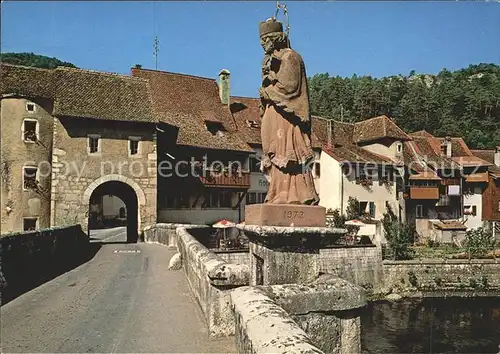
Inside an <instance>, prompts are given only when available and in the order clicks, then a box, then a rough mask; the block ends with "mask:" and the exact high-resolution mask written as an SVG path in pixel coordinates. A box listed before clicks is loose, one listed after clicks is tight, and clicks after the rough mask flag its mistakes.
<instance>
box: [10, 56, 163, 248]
mask: <svg viewBox="0 0 500 354" xmlns="http://www.w3.org/2000/svg"><path fill="white" fill-rule="evenodd" d="M1 93H2V101H1V103H2V105H1V107H2V108H1V109H2V111H1V112H2V162H1V164H2V206H1V215H2V233H5V232H10V231H21V230H23V229H24V230H25V229H32V228H45V227H49V226H55V225H63V224H73V223H79V224H81V225H82V226H83V227H84V228H87V225H88V220H90V221H91V222H92V221H93V220H94V221H95V220H97V219H99V212H100V211H99V208H98V207H97V208H93V206H95V205H97V206H98V205H99V204H102V201H100V199H101V200H102V196H104V195H117V196H118V197H120V199H122V200H123V201H124V203H125V204H126V206H127V209H128V210H127V215H128V218H129V222H128V225H129V229H128V237H129V238H130V239H131V240H132V239H134V238H136V237H137V233H138V232H139V231H140V230H141V229H142V228H143V227H144V226H146V225H148V224H151V223H154V222H155V221H156V129H155V128H156V123H157V121H156V117H155V115H154V114H153V110H152V107H151V98H150V90H149V84H148V82H147V81H146V80H143V79H140V78H135V77H130V76H124V75H117V74H110V73H103V72H96V71H90V70H82V69H73V68H64V67H58V68H57V69H52V70H51V69H35V68H31V67H20V66H13V65H6V64H2V67H1ZM33 131H34V133H33ZM12 132H19V133H18V134H15V136H14V134H12ZM4 148H5V149H4ZM4 151H5V153H4ZM33 176H34V177H33Z"/></svg>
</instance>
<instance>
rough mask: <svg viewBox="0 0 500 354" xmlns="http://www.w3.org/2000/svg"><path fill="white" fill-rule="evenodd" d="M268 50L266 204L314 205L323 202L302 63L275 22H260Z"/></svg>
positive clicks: (265, 73)
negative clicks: (315, 174) (316, 175)
mask: <svg viewBox="0 0 500 354" xmlns="http://www.w3.org/2000/svg"><path fill="white" fill-rule="evenodd" d="M259 29H260V43H261V45H262V47H263V48H264V51H265V56H264V60H263V62H262V86H261V87H260V88H259V95H260V105H261V117H262V130H261V135H262V149H263V156H262V162H261V169H262V171H263V172H264V173H265V174H267V175H269V176H270V179H271V181H270V186H269V191H268V193H267V197H266V200H265V202H264V203H270V204H302V205H304V204H305V205H315V204H317V203H318V202H319V197H318V194H317V193H316V189H315V187H314V182H313V178H312V174H311V169H310V165H311V164H310V163H311V161H312V160H313V159H314V153H313V151H312V148H311V117H310V112H309V93H308V88H307V77H306V70H305V65H304V61H303V60H302V57H301V56H300V54H299V53H297V52H296V51H294V50H293V49H291V48H290V45H289V39H288V36H287V35H286V34H285V33H284V32H283V25H282V23H281V22H279V21H276V20H275V19H274V18H271V19H268V20H266V21H264V22H261V23H260V28H259Z"/></svg>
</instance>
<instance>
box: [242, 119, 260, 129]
mask: <svg viewBox="0 0 500 354" xmlns="http://www.w3.org/2000/svg"><path fill="white" fill-rule="evenodd" d="M245 122H246V123H247V126H248V127H249V128H259V123H257V121H255V120H248V119H247V120H246V121H245Z"/></svg>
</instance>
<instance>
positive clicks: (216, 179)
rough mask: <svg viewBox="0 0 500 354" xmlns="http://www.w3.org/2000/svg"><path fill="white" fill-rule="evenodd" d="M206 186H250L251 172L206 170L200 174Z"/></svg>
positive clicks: (241, 187) (244, 187)
mask: <svg viewBox="0 0 500 354" xmlns="http://www.w3.org/2000/svg"><path fill="white" fill-rule="evenodd" d="M200 181H201V183H203V184H204V185H205V187H213V188H239V189H248V188H250V172H248V171H223V172H218V171H211V170H208V169H207V170H205V173H204V174H203V175H201V176H200Z"/></svg>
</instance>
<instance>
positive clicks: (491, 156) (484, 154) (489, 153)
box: [471, 150, 495, 163]
mask: <svg viewBox="0 0 500 354" xmlns="http://www.w3.org/2000/svg"><path fill="white" fill-rule="evenodd" d="M471 152H472V154H473V155H474V156H477V157H479V158H480V159H483V160H485V161H488V162H489V163H495V150H471Z"/></svg>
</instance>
